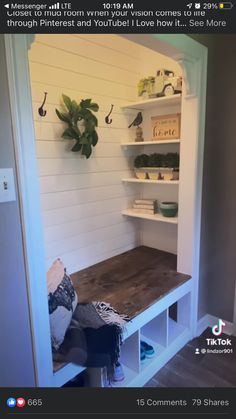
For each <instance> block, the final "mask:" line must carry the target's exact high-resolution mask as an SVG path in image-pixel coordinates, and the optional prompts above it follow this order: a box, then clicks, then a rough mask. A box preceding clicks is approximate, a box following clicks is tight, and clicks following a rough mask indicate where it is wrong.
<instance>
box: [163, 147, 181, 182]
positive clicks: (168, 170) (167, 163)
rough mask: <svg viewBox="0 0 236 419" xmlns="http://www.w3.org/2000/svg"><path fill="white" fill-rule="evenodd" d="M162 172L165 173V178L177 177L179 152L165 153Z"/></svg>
mask: <svg viewBox="0 0 236 419" xmlns="http://www.w3.org/2000/svg"><path fill="white" fill-rule="evenodd" d="M163 166H164V169H163V172H164V173H165V180H178V179H179V154H178V153H167V154H165V156H164V161H163Z"/></svg>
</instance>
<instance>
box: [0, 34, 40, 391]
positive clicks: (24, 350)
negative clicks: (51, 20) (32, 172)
mask: <svg viewBox="0 0 236 419" xmlns="http://www.w3.org/2000/svg"><path fill="white" fill-rule="evenodd" d="M0 68H1V71H0V92H1V95H0V127H1V129H0V168H4V167H5V168H7V167H13V168H14V171H15V159H14V149H13V139H12V127H11V116H10V107H9V92H8V85H7V74H6V62H5V51H4V42H3V35H0ZM0 243H1V251H0V284H1V287H0V292H1V294H0V295H1V300H0V386H1V387H22V386H23V387H27V386H29V387H31V386H34V384H35V382H34V368H33V357H32V345H31V336H30V324H29V312H28V300H27V290H26V277H25V267H24V257H23V246H22V232H21V222H20V213H19V204H18V202H9V203H0Z"/></svg>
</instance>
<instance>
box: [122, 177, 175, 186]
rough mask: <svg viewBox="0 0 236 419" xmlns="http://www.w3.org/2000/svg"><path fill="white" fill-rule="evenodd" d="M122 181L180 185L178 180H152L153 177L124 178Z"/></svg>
mask: <svg viewBox="0 0 236 419" xmlns="http://www.w3.org/2000/svg"><path fill="white" fill-rule="evenodd" d="M122 182H127V183H151V184H153V185H178V184H179V181H178V180H152V179H137V178H135V177H130V178H125V179H122Z"/></svg>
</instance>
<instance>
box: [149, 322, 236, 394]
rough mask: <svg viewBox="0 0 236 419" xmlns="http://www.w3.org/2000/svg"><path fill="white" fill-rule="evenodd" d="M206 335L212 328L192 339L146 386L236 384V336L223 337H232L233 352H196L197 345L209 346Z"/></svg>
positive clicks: (235, 385) (223, 336) (198, 346)
mask: <svg viewBox="0 0 236 419" xmlns="http://www.w3.org/2000/svg"><path fill="white" fill-rule="evenodd" d="M206 337H210V338H212V337H213V335H212V333H211V330H210V329H208V330H206V331H205V332H204V333H203V334H202V335H201V336H200V337H199V338H196V339H193V340H192V341H191V342H189V343H188V345H186V346H185V347H184V348H183V349H182V350H181V351H180V352H179V353H178V354H177V355H175V356H174V358H172V359H171V360H170V361H169V362H168V363H167V364H166V365H165V367H163V368H162V369H161V370H160V371H159V372H158V373H157V374H156V375H154V377H153V378H152V380H150V381H149V382H148V383H147V384H146V385H145V387H236V337H232V336H227V335H221V336H220V337H221V338H222V339H224V338H226V339H227V338H230V339H232V348H233V350H234V353H233V354H200V355H195V349H196V348H199V349H202V348H206V347H207V345H206V340H205V339H206ZM212 348H213V347H212Z"/></svg>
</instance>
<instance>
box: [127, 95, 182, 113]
mask: <svg viewBox="0 0 236 419" xmlns="http://www.w3.org/2000/svg"><path fill="white" fill-rule="evenodd" d="M181 97H182V95H181V94H176V95H172V96H163V97H157V98H154V99H146V100H139V101H138V102H131V103H127V104H126V105H123V106H121V109H137V110H140V111H144V110H145V109H148V108H153V107H158V106H159V107H166V106H172V105H180V104H181Z"/></svg>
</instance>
